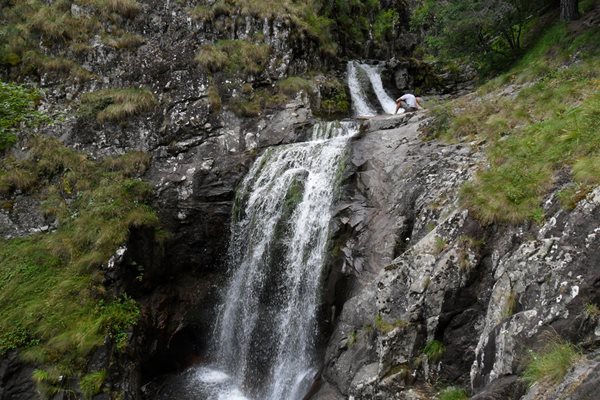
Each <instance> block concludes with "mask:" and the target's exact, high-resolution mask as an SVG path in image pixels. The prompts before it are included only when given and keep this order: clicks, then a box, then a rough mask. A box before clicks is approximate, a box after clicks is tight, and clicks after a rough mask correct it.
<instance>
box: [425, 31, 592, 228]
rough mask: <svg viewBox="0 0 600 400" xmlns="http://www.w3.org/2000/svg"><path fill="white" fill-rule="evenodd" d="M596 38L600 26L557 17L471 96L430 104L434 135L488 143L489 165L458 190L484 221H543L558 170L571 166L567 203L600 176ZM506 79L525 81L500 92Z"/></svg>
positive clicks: (582, 194) (562, 196)
mask: <svg viewBox="0 0 600 400" xmlns="http://www.w3.org/2000/svg"><path fill="white" fill-rule="evenodd" d="M598 41H600V29H598V28H589V29H587V30H585V31H583V32H582V33H579V34H577V33H575V32H571V31H570V30H569V28H568V26H567V25H566V24H564V23H557V24H556V25H555V26H553V27H552V28H550V29H548V30H547V31H546V32H545V33H544V34H543V35H542V36H541V37H540V39H539V41H538V42H537V44H536V45H535V46H534V47H532V48H531V49H530V50H529V51H528V53H527V54H526V55H525V56H524V57H523V59H522V60H520V61H519V62H518V63H517V64H516V65H515V66H514V67H513V68H512V69H511V70H510V71H509V72H507V73H505V74H503V75H501V76H499V77H498V78H496V79H494V80H492V81H490V82H489V83H487V84H486V85H484V86H483V87H481V88H480V89H479V92H478V93H477V95H476V96H465V97H462V98H459V99H457V100H454V101H452V102H449V103H446V104H442V105H440V106H437V107H434V110H433V114H434V116H435V117H436V122H435V123H434V124H433V126H432V127H431V129H432V131H433V133H432V134H433V135H434V136H437V137H441V138H443V139H445V140H448V141H458V140H468V141H480V140H482V139H485V140H486V141H487V142H488V152H487V153H488V160H489V168H487V169H485V170H482V171H480V172H478V173H477V175H476V177H475V179H474V181H473V182H471V183H469V184H467V185H466V186H465V187H464V188H463V190H462V193H461V201H462V203H463V205H464V206H466V207H467V208H469V209H470V211H471V212H473V214H474V215H476V217H477V218H478V219H479V220H480V221H482V222H483V223H492V222H504V223H521V222H523V221H526V220H530V221H536V222H541V221H542V220H543V218H544V212H543V209H542V200H543V198H544V196H545V195H546V194H547V193H548V192H549V190H550V189H552V188H553V184H554V177H555V176H556V174H557V173H558V171H570V172H571V177H572V181H573V183H572V185H571V186H568V187H567V188H566V189H565V190H563V192H562V193H561V194H560V196H559V198H560V200H561V203H562V204H563V205H564V206H566V207H574V205H575V204H576V202H577V201H578V200H580V199H582V198H584V197H585V196H586V195H587V194H588V193H589V191H590V190H591V189H592V188H593V187H594V185H597V184H598V183H600V168H599V167H598V165H600V163H598V161H599V160H600V135H598V133H599V128H598V127H599V126H600V114H599V113H598V110H599V109H600V95H599V94H598V93H599V91H598V88H600V62H599V61H600V49H599V48H598V47H597V46H596V43H598ZM574 58H576V59H577V62H573V60H574ZM508 84H512V85H517V87H519V86H518V85H524V86H523V87H521V88H520V89H515V92H516V93H515V95H514V96H507V95H505V94H504V95H503V94H502V92H503V90H504V88H505V87H506V85H508Z"/></svg>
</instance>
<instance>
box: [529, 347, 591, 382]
mask: <svg viewBox="0 0 600 400" xmlns="http://www.w3.org/2000/svg"><path fill="white" fill-rule="evenodd" d="M579 357H580V353H579V351H578V350H577V349H576V348H575V346H573V345H572V344H571V343H568V342H566V341H564V340H563V339H556V338H555V339H553V340H551V341H550V343H548V344H547V345H546V346H545V347H544V348H543V349H542V350H541V351H539V352H534V353H532V354H531V358H530V361H529V363H528V364H527V367H526V368H525V371H524V372H523V378H524V379H525V381H526V382H528V383H529V384H534V383H536V382H547V383H549V384H556V383H558V382H560V381H561V380H562V378H564V376H565V375H566V374H567V372H569V369H570V368H571V367H572V366H573V364H574V363H575V362H576V361H577V359H578V358H579Z"/></svg>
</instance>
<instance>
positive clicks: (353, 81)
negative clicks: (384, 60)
mask: <svg viewBox="0 0 600 400" xmlns="http://www.w3.org/2000/svg"><path fill="white" fill-rule="evenodd" d="M346 69H347V73H348V87H349V88H350V96H351V97H352V108H353V109H354V115H355V116H357V117H373V116H375V115H377V111H376V110H375V109H374V108H373V106H372V105H371V103H370V102H369V99H368V98H367V95H366V93H367V90H372V91H373V93H375V96H376V97H377V100H378V102H379V105H380V107H381V109H382V110H383V112H384V113H386V114H394V113H395V112H396V102H395V101H394V100H393V99H392V98H391V97H390V95H389V94H388V93H387V92H386V91H385V89H384V87H383V81H382V80H381V68H380V67H378V66H373V65H369V64H359V63H358V61H349V62H348V65H347V67H346ZM403 111H404V109H400V110H399V112H403Z"/></svg>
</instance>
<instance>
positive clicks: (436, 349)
mask: <svg viewBox="0 0 600 400" xmlns="http://www.w3.org/2000/svg"><path fill="white" fill-rule="evenodd" d="M445 352H446V347H444V344H443V343H442V342H440V341H439V340H432V341H430V342H427V344H426V345H425V347H424V348H423V354H425V355H426V356H427V359H428V360H429V361H430V362H434V363H435V362H438V361H440V360H441V359H442V357H443V356H444V353H445Z"/></svg>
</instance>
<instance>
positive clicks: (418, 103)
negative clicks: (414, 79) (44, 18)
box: [415, 97, 425, 109]
mask: <svg viewBox="0 0 600 400" xmlns="http://www.w3.org/2000/svg"><path fill="white" fill-rule="evenodd" d="M415 100H416V101H417V106H419V108H423V109H424V108H425V106H423V103H421V102H422V101H423V99H422V98H420V97H415Z"/></svg>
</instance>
